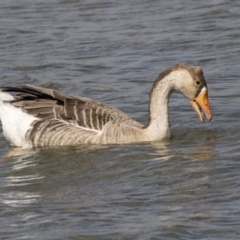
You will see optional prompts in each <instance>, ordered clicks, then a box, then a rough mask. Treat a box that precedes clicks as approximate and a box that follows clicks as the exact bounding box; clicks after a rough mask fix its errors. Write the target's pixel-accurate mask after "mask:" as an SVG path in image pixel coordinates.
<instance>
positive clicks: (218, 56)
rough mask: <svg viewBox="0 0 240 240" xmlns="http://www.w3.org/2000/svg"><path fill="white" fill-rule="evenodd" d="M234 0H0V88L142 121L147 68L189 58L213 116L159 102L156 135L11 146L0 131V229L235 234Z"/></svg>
mask: <svg viewBox="0 0 240 240" xmlns="http://www.w3.org/2000/svg"><path fill="white" fill-rule="evenodd" d="M239 12H240V2H238V1H236V0H235V1H234V0H231V1H227V0H209V1H186V0H183V1H177V0H170V1H156V0H142V1H136V0H122V1H113V0H112V1H111V0H105V1H97V0H83V1H77V0H50V1H39V0H35V1H30V0H22V1H17V0H10V1H1V2H0V69H1V75H0V78H1V84H0V85H1V86H15V85H22V84H34V85H38V86H43V87H49V88H53V89H55V90H58V91H62V92H65V93H68V94H72V95H80V96H85V97H89V98H93V99H95V100H97V101H100V102H103V103H106V104H109V105H112V106H114V107H117V108H119V109H120V110H122V111H123V112H125V113H126V114H128V115H129V116H131V117H132V118H134V119H135V120H137V121H139V122H141V123H143V124H146V123H147V121H148V111H147V110H148V100H149V99H148V98H149V91H150V88H151V86H152V84H153V81H154V80H155V79H156V77H157V76H158V75H159V73H160V72H162V71H163V70H165V69H166V68H168V67H170V66H173V65H175V64H176V63H178V62H185V63H187V64H191V65H199V66H201V67H202V69H203V71H204V75H205V78H206V81H207V84H208V88H209V100H210V105H211V110H212V115H213V119H212V121H211V122H210V123H208V122H206V123H204V124H202V123H201V122H200V121H199V119H198V118H197V116H196V114H195V113H194V112H193V111H192V109H191V106H190V105H189V103H188V101H187V100H186V99H185V98H184V97H183V96H182V95H180V94H177V93H174V94H173V95H172V96H171V99H170V104H169V105H170V106H169V108H170V117H169V118H170V122H171V128H172V133H173V137H172V139H170V140H168V141H163V142H152V143H149V142H148V143H137V144H125V145H106V146H94V145H89V146H86V145H85V146H78V147H61V148H60V147H59V148H57V147H55V148H49V149H33V150H22V151H15V150H14V149H12V148H11V147H10V146H9V144H8V142H7V141H6V140H5V138H4V136H3V134H2V130H1V129H0V130H1V133H0V156H1V159H2V160H1V161H0V239H2V240H7V239H24V240H27V239H39V240H41V239H43V240H46V239H51V240H52V239H64V240H65V239H71V240H101V239H104V240H105V239H118V240H128V239H142V240H145V239H151V240H155V239H163V240H170V239H174V240H175V239H184V240H186V239H202V240H205V239H208V240H213V239H217V240H219V239H223V240H226V239H228V240H229V239H236V240H237V239H239V236H240V229H239V226H240V121H239V118H240V87H239V86H240V85H239V84H240V68H239V62H240V60H239V59H240V24H239V21H240V20H239Z"/></svg>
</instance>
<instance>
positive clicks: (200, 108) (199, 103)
mask: <svg viewBox="0 0 240 240" xmlns="http://www.w3.org/2000/svg"><path fill="white" fill-rule="evenodd" d="M190 104H191V105H192V108H193V109H194V111H195V112H196V114H197V116H198V118H199V119H200V121H201V122H204V117H203V113H202V112H204V114H205V116H206V118H207V119H208V121H211V119H212V114H211V110H210V106H209V100H208V91H207V88H206V87H203V88H202V90H201V92H200V93H199V94H198V96H197V97H196V98H194V99H193V100H190Z"/></svg>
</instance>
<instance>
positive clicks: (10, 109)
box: [0, 91, 38, 147]
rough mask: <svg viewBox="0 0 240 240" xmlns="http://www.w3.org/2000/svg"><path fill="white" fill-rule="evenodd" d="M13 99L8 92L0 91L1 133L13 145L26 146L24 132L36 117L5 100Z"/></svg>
mask: <svg viewBox="0 0 240 240" xmlns="http://www.w3.org/2000/svg"><path fill="white" fill-rule="evenodd" d="M9 100H14V97H13V96H11V95H10V94H8V93H4V92H1V91H0V119H1V122H2V128H3V134H4V136H5V137H6V139H7V140H8V141H9V142H10V144H11V145H13V146H18V147H28V143H27V142H26V140H25V134H26V132H27V131H28V130H29V129H30V128H31V124H32V122H33V121H35V120H36V119H38V118H36V117H33V116H31V115H28V114H27V113H24V112H23V111H22V110H21V109H20V108H16V107H14V106H13V105H12V104H11V103H7V102H5V101H9Z"/></svg>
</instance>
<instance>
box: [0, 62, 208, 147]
mask: <svg viewBox="0 0 240 240" xmlns="http://www.w3.org/2000/svg"><path fill="white" fill-rule="evenodd" d="M173 91H179V92H181V93H182V94H183V95H184V96H185V97H186V98H187V99H188V100H189V102H190V104H191V105H192V107H193V109H194V110H195V112H196V114H197V116H198V118H199V119H200V121H201V122H203V121H204V115H205V117H206V118H207V119H208V121H210V120H211V118H212V115H211V111H210V106H209V100H208V88H207V84H206V81H205V78H204V75H203V71H202V69H201V68H200V67H198V66H190V65H187V64H184V63H178V64H176V65H174V66H172V67H170V68H168V69H166V70H165V71H163V72H162V73H160V75H159V76H158V77H157V79H156V80H155V82H154V83H153V86H152V89H151V91H150V94H149V109H148V111H149V121H148V124H147V125H146V126H145V125H143V124H141V123H139V122H136V121H135V120H133V119H131V118H130V117H128V116H127V115H126V114H124V113H123V112H121V111H120V110H118V109H116V108H114V107H112V106H109V105H106V104H102V103H100V102H97V101H94V100H92V99H90V98H86V97H75V96H71V95H68V94H63V93H60V92H58V91H55V90H52V89H47V88H43V87H39V86H33V85H24V86H21V87H1V88H0V119H1V122H2V129H3V134H4V136H5V138H6V139H7V140H8V141H9V142H10V144H11V145H12V146H16V147H21V148H33V147H44V146H69V145H79V144H124V143H133V142H144V141H161V140H163V139H166V138H170V137H171V131H170V124H169V119H168V102H169V97H170V94H171V93H172V92H173ZM9 92H12V93H11V94H10V93H9ZM203 113H204V115H203Z"/></svg>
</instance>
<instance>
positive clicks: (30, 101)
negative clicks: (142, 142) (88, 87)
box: [1, 85, 142, 131]
mask: <svg viewBox="0 0 240 240" xmlns="http://www.w3.org/2000/svg"><path fill="white" fill-rule="evenodd" d="M1 90H2V91H5V92H16V93H17V94H16V96H15V99H14V100H13V101H11V103H12V104H13V105H14V106H15V107H19V108H21V109H22V111H24V112H26V113H28V114H30V115H32V116H35V117H37V118H39V119H41V120H51V119H55V120H56V119H57V120H61V121H64V122H65V123H66V124H71V125H72V124H73V125H75V126H78V127H81V128H83V129H85V130H96V131H101V130H102V129H103V128H104V126H105V125H106V124H108V123H112V124H114V125H115V124H117V125H119V124H124V125H129V126H132V127H142V125H141V124H140V123H138V122H135V121H134V120H132V119H131V118H129V117H128V116H127V115H125V114H124V113H123V112H121V111H120V110H118V109H116V108H113V107H111V106H108V105H105V104H102V103H100V102H97V101H94V100H92V99H89V98H85V97H74V96H71V95H67V94H63V93H60V92H57V91H55V90H52V89H47V88H42V87H37V86H32V85H25V86H23V87H21V88H15V87H3V88H1Z"/></svg>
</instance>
